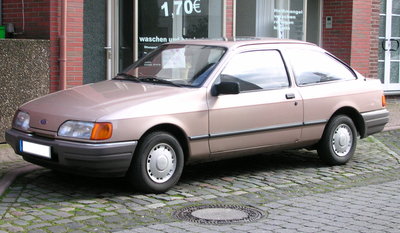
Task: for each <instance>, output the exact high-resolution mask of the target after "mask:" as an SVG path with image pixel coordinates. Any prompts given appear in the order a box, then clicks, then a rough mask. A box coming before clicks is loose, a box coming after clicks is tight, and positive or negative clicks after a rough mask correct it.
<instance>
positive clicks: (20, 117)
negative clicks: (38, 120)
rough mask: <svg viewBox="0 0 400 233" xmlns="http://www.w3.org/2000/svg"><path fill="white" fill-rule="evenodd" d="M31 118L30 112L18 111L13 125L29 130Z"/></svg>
mask: <svg viewBox="0 0 400 233" xmlns="http://www.w3.org/2000/svg"><path fill="white" fill-rule="evenodd" d="M30 119H31V117H30V116H29V114H28V113H26V112H22V111H18V112H17V113H16V114H15V116H14V122H13V127H14V128H17V129H22V130H28V128H29V121H30Z"/></svg>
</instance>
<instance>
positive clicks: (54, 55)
mask: <svg viewBox="0 0 400 233" xmlns="http://www.w3.org/2000/svg"><path fill="white" fill-rule="evenodd" d="M60 31H61V1H59V0H50V44H51V51H50V91H51V92H54V91H57V90H59V79H60V73H59V72H60V70H59V56H60V54H59V51H60V49H59V44H60V41H59V37H60ZM66 36H67V50H66V52H67V70H66V72H67V88H70V87H73V86H79V85H82V84H83V79H82V77H83V69H82V67H83V0H67V35H66Z"/></svg>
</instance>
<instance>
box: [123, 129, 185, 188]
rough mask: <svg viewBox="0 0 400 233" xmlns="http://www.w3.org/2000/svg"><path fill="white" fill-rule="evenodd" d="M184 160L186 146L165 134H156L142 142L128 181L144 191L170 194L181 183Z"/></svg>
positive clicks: (147, 136)
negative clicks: (170, 190) (183, 148)
mask: <svg viewBox="0 0 400 233" xmlns="http://www.w3.org/2000/svg"><path fill="white" fill-rule="evenodd" d="M183 160H184V156H183V150H182V147H181V145H180V144H179V141H178V140H177V139H176V138H175V137H174V136H172V135H171V134H169V133H167V132H163V131H158V132H153V133H150V134H148V135H146V136H145V137H144V138H143V139H142V140H141V141H140V142H139V146H138V148H137V150H136V152H135V154H134V158H133V159H132V164H131V167H130V169H129V172H128V178H129V179H130V181H131V183H132V185H133V186H135V187H136V188H137V189H139V190H142V191H144V192H148V193H162V192H166V191H168V190H169V189H171V188H172V187H173V186H174V185H175V184H176V183H177V182H178V180H179V178H180V176H181V174H182V170H183Z"/></svg>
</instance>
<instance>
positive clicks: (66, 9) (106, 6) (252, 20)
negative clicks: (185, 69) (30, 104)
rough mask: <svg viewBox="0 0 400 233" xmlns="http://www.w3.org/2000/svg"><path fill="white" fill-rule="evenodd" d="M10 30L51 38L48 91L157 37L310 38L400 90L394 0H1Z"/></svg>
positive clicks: (399, 28)
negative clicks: (11, 26) (11, 27)
mask: <svg viewBox="0 0 400 233" xmlns="http://www.w3.org/2000/svg"><path fill="white" fill-rule="evenodd" d="M0 2H1V6H2V9H1V11H2V14H1V15H2V17H1V24H3V25H6V26H7V29H8V32H10V30H11V29H9V28H10V27H9V25H10V24H12V25H14V33H8V36H9V37H13V38H25V39H30V38H32V39H49V40H50V46H51V48H50V49H51V56H50V67H51V68H50V69H51V70H50V89H51V90H50V91H51V92H54V91H57V90H60V89H64V88H69V87H73V86H77V85H82V84H86V83H92V82H97V81H101V80H106V79H111V78H113V77H114V76H115V75H116V73H118V72H120V71H122V70H123V69H124V68H126V67H127V66H129V65H130V64H131V63H132V62H133V61H135V60H137V59H138V58H140V57H141V56H143V55H145V54H147V53H148V52H150V51H151V50H153V49H154V48H155V47H157V46H158V45H159V44H161V43H164V42H169V41H174V40H181V39H189V38H220V37H232V36H262V37H278V38H290V39H298V40H304V41H309V42H312V43H315V44H317V45H319V46H321V47H323V48H325V49H326V50H328V51H330V52H331V53H333V54H334V55H336V56H337V57H339V58H340V59H342V60H343V61H345V62H346V63H348V64H349V65H351V66H352V67H354V68H355V69H356V70H357V71H358V72H360V73H361V74H363V75H364V76H366V77H370V78H379V79H380V80H381V81H382V85H383V87H384V89H385V92H386V93H387V94H398V93H400V80H399V77H400V74H399V64H400V60H399V50H398V49H399V39H400V1H399V0H346V1H344V0H343V1H338V0H0Z"/></svg>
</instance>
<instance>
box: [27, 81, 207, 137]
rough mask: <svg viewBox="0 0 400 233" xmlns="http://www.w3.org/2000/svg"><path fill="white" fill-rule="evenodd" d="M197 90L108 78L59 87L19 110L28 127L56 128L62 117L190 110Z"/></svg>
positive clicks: (120, 116)
mask: <svg viewBox="0 0 400 233" xmlns="http://www.w3.org/2000/svg"><path fill="white" fill-rule="evenodd" d="M200 92H201V93H204V90H203V91H202V90H201V89H199V88H184V87H183V88H179V87H173V86H167V85H153V84H141V83H134V82H130V81H116V80H112V81H103V82H99V83H95V84H89V85H84V86H79V87H76V88H72V89H67V90H64V91H59V92H56V93H53V94H50V95H47V96H44V97H41V98H38V99H35V100H33V101H31V102H28V103H26V104H24V105H22V106H21V107H20V110H22V111H25V112H28V113H29V115H30V118H31V120H30V127H31V128H37V129H42V130H49V131H57V130H58V127H59V126H60V125H61V124H62V123H63V122H65V121H66V120H81V121H91V122H94V121H103V122H104V121H113V120H118V119H126V118H133V117H146V116H152V115H157V114H170V113H171V114H173V113H177V112H182V111H190V108H193V107H194V106H193V105H192V103H193V100H196V99H197V100H200V99H201V97H200V96H198V95H199V94H200ZM193 95H194V96H193ZM203 95H204V94H203ZM204 98H205V97H204ZM177 101H179V103H180V104H176V103H177ZM190 102H191V103H190ZM181 103H182V104H181ZM203 103H205V100H204V101H203ZM197 110H198V109H197ZM43 122H46V124H43Z"/></svg>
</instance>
